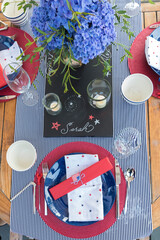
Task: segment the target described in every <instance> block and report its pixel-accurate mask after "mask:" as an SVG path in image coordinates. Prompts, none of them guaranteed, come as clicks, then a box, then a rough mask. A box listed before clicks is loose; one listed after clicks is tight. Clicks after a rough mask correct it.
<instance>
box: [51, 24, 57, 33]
mask: <svg viewBox="0 0 160 240" xmlns="http://www.w3.org/2000/svg"><path fill="white" fill-rule="evenodd" d="M49 27H50V29H52V30H53V31H54V32H57V31H58V29H56V28H54V27H51V26H50V25H49Z"/></svg>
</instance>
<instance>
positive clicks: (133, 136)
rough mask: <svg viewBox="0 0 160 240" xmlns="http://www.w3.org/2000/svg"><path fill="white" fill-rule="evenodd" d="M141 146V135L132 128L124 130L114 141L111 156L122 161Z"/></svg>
mask: <svg viewBox="0 0 160 240" xmlns="http://www.w3.org/2000/svg"><path fill="white" fill-rule="evenodd" d="M140 146H141V133H140V132H139V131H138V130H137V129H136V128H133V127H128V128H124V129H122V130H121V131H120V133H119V134H118V136H117V137H116V138H115V140H114V146H113V155H114V156H115V157H116V158H119V159H122V158H126V157H128V156H129V155H131V154H133V153H135V152H136V151H137V150H138V149H139V148H140Z"/></svg>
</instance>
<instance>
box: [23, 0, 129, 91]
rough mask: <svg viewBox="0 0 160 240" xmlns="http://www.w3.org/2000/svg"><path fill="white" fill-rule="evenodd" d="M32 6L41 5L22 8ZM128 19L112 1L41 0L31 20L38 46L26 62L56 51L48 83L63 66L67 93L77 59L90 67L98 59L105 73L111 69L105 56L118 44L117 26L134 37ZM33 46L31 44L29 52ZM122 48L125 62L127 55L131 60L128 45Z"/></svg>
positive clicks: (32, 3) (29, 43) (31, 3)
mask: <svg viewBox="0 0 160 240" xmlns="http://www.w3.org/2000/svg"><path fill="white" fill-rule="evenodd" d="M32 5H37V3H36V2H35V1H34V0H30V1H29V2H28V3H27V4H26V2H25V0H23V1H22V2H20V3H19V8H22V7H23V8H25V9H26V8H27V7H29V8H31V7H32ZM127 18H128V16H127V15H125V11H118V10H117V9H116V6H114V7H112V5H111V3H110V2H109V1H108V0H41V1H40V5H39V6H36V7H35V8H34V9H33V14H32V17H31V28H32V31H33V34H34V36H35V41H36V42H37V43H38V47H37V48H36V49H35V51H34V53H35V54H34V55H33V54H32V57H31V56H29V55H27V56H25V57H24V60H26V59H28V58H29V57H31V59H30V61H31V62H33V59H34V57H35V56H36V54H37V53H39V52H40V53H41V55H42V56H44V55H46V54H48V53H49V52H50V51H52V53H53V58H52V59H51V65H52V66H53V69H51V70H50V74H49V76H48V81H50V76H53V75H54V74H56V72H57V71H58V69H59V67H60V65H61V63H63V64H64V70H63V72H65V74H64V77H63V82H62V84H63V86H64V88H65V90H64V91H65V92H66V91H67V90H68V87H67V83H68V82H69V83H70V85H71V87H72V88H73V86H72V84H71V79H72V78H74V76H71V73H70V69H72V62H73V60H74V61H77V62H80V63H83V64H87V63H88V62H89V60H91V59H94V58H96V57H97V56H98V58H97V59H98V62H101V63H102V64H103V65H104V74H106V72H107V71H110V70H111V66H110V62H109V60H108V59H107V60H106V59H104V58H102V57H101V56H102V53H104V52H105V50H106V48H107V47H108V46H109V45H110V44H115V39H116V32H115V25H116V24H117V23H121V22H122V27H121V28H122V31H124V32H125V33H127V35H128V36H129V38H130V37H131V36H133V33H132V32H131V31H130V30H129V23H128V21H127ZM115 19H116V20H117V21H115ZM121 20H122V21H121ZM32 44H33V42H30V41H28V43H27V45H26V47H27V49H28V48H29V47H30V46H31V45H32ZM119 45H121V46H122V47H123V48H124V50H125V54H124V56H122V60H123V58H124V57H125V56H129V57H131V54H130V52H129V51H128V50H127V48H126V46H123V45H122V44H119Z"/></svg>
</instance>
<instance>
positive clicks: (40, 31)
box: [35, 27, 48, 35]
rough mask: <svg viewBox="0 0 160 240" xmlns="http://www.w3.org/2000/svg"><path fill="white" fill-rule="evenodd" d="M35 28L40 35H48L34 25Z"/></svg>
mask: <svg viewBox="0 0 160 240" xmlns="http://www.w3.org/2000/svg"><path fill="white" fill-rule="evenodd" d="M35 29H36V30H37V31H38V32H39V33H41V34H42V35H48V34H47V33H45V32H43V31H42V30H40V29H39V28H37V27H35Z"/></svg>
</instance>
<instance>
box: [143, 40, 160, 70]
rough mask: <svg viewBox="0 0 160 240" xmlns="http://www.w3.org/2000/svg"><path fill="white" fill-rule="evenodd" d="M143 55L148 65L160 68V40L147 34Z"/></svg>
mask: <svg viewBox="0 0 160 240" xmlns="http://www.w3.org/2000/svg"><path fill="white" fill-rule="evenodd" d="M145 55H146V60H147V63H148V65H149V66H151V67H154V68H156V69H158V70H160V42H159V41H157V40H156V39H154V38H152V37H150V36H148V37H147V39H146V41H145Z"/></svg>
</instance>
